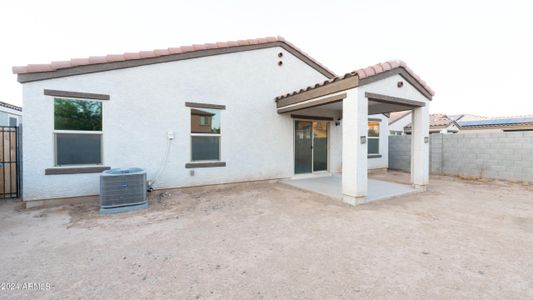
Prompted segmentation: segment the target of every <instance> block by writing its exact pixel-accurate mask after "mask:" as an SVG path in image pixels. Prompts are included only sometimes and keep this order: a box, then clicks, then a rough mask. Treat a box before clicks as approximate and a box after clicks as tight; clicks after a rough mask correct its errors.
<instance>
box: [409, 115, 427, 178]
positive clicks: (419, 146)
mask: <svg viewBox="0 0 533 300" xmlns="http://www.w3.org/2000/svg"><path fill="white" fill-rule="evenodd" d="M412 126H413V127H412V128H413V131H412V136H411V183H412V184H413V186H414V187H415V188H419V189H425V187H426V185H427V184H428V182H429V108H428V105H426V106H423V107H417V108H415V109H413V114H412Z"/></svg>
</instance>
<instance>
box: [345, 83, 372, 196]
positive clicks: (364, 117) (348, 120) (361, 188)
mask: <svg viewBox="0 0 533 300" xmlns="http://www.w3.org/2000/svg"><path fill="white" fill-rule="evenodd" d="M347 94H348V95H347V97H346V99H344V100H343V101H342V194H343V201H344V202H346V203H349V204H351V205H357V204H361V203H364V202H366V196H367V182H368V178H367V176H368V175H367V172H368V170H367V165H368V163H367V159H368V158H367V141H366V139H367V133H368V99H367V98H366V97H365V96H364V95H359V93H358V90H357V89H352V90H349V91H348V93H347ZM361 137H364V140H365V141H364V143H361Z"/></svg>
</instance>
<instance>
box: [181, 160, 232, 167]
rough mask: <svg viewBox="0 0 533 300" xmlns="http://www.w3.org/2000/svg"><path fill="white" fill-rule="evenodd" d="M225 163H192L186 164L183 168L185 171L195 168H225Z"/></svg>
mask: <svg viewBox="0 0 533 300" xmlns="http://www.w3.org/2000/svg"><path fill="white" fill-rule="evenodd" d="M225 166H226V163H225V162H223V161H217V162H193V163H186V164H185V168H187V169H195V168H217V167H225Z"/></svg>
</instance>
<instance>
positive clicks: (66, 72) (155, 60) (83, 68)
mask: <svg viewBox="0 0 533 300" xmlns="http://www.w3.org/2000/svg"><path fill="white" fill-rule="evenodd" d="M273 47H281V48H283V49H285V50H286V51H288V52H290V53H291V54H293V55H294V56H296V57H298V58H299V59H300V60H302V61H303V62H305V63H306V64H307V65H309V66H310V67H312V68H314V69H315V70H317V71H318V72H319V73H321V74H322V75H324V76H325V77H327V78H330V79H331V78H335V77H336V74H335V73H333V72H332V71H330V70H329V69H327V68H326V67H324V66H323V65H321V64H320V63H318V62H317V61H315V60H313V59H311V58H310V57H309V56H307V55H306V54H304V53H303V52H302V51H301V50H299V49H298V48H296V47H295V46H294V45H292V44H291V43H289V42H287V41H285V40H283V39H279V40H277V41H271V42H265V43H258V44H253V45H238V46H228V47H222V48H213V49H205V50H195V51H191V52H184V53H176V54H168V55H162V56H157V57H149V58H138V59H130V60H123V61H115V62H104V63H98V64H87V65H80V66H73V67H68V68H61V69H57V70H53V71H47V72H33V73H20V74H17V81H18V82H20V83H27V82H32V81H41V80H48V79H54V78H61V77H68V76H75V75H83V74H90V73H97V72H105V71H112V70H119V69H126V68H133V67H139V66H145V65H152V64H159V63H166V62H172V61H179V60H186V59H194V58H201V57H207V56H214V55H221V54H228V53H237V52H244V51H252V50H257V49H265V48H273Z"/></svg>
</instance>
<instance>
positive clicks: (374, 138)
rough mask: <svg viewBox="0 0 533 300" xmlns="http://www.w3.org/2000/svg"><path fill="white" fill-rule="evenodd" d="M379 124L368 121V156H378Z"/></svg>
mask: <svg viewBox="0 0 533 300" xmlns="http://www.w3.org/2000/svg"><path fill="white" fill-rule="evenodd" d="M379 126H380V124H379V122H378V121H368V154H379Z"/></svg>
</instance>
